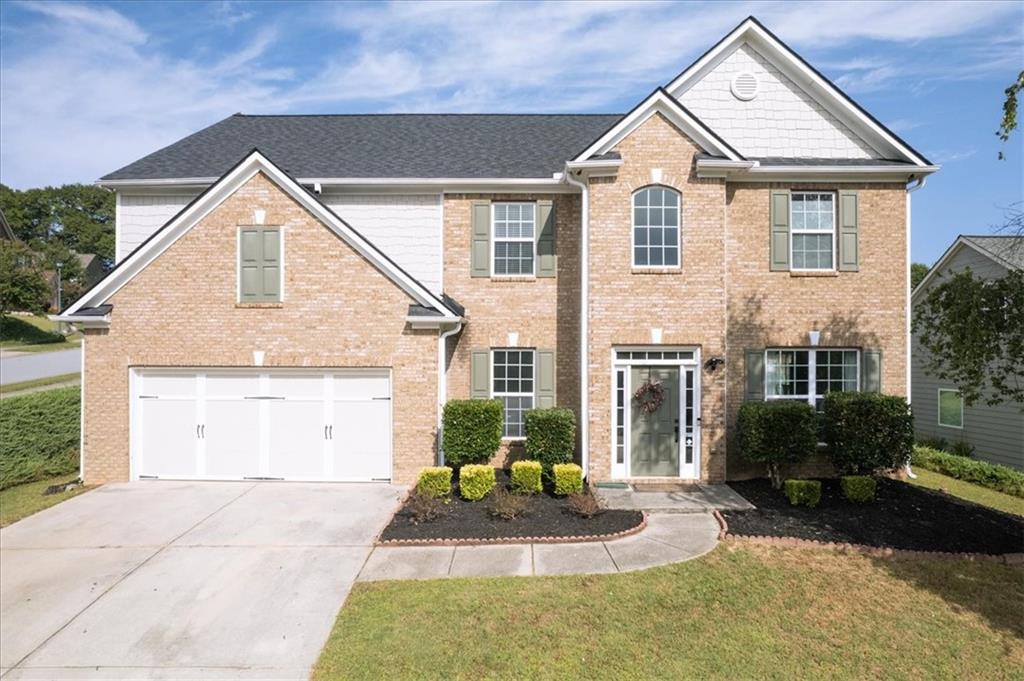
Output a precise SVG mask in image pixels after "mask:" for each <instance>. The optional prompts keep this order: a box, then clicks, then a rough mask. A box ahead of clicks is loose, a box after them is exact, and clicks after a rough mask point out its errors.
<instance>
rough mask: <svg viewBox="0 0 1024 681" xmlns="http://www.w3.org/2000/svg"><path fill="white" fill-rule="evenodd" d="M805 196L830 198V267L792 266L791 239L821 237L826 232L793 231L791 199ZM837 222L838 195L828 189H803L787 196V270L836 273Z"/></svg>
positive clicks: (837, 251)
mask: <svg viewBox="0 0 1024 681" xmlns="http://www.w3.org/2000/svg"><path fill="white" fill-rule="evenodd" d="M806 194H817V195H822V194H828V195H829V196H831V197H832V267H794V266H793V260H794V259H793V237H794V236H797V235H817V236H823V235H825V234H827V233H828V232H825V231H824V230H821V229H795V228H794V227H793V203H794V202H793V197H794V196H797V195H806ZM838 222H839V194H838V192H835V191H832V190H828V189H803V190H800V191H793V192H790V194H789V269H790V271H791V272H837V271H838V269H837V268H838V263H837V262H836V259H837V258H838V257H839V247H838V234H839V230H838V229H837V223H838Z"/></svg>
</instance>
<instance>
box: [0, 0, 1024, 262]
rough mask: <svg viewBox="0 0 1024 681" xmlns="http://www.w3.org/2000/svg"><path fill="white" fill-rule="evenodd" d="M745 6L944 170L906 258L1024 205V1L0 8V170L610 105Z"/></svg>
mask: <svg viewBox="0 0 1024 681" xmlns="http://www.w3.org/2000/svg"><path fill="white" fill-rule="evenodd" d="M749 14H754V15H755V16H757V17H758V18H759V19H761V20H762V21H763V22H764V23H765V24H766V25H767V26H768V27H769V28H770V29H771V30H772V31H774V32H775V33H776V34H777V35H779V36H780V37H781V38H782V39H783V40H785V41H786V42H787V43H788V44H789V45H790V46H791V47H793V48H794V49H795V50H797V51H798V52H800V53H801V54H802V55H803V56H804V57H805V58H806V59H808V60H809V61H810V62H811V63H812V64H814V65H815V66H816V67H817V68H818V69H819V70H821V71H822V72H824V73H825V74H826V75H827V76H829V77H830V78H832V79H833V80H834V81H835V82H837V83H838V84H839V85H840V86H842V87H843V88H845V89H846V91H847V92H848V93H849V94H850V95H851V96H852V97H854V98H855V99H856V100H857V101H858V102H860V103H861V104H862V105H863V106H864V107H866V108H867V109H868V110H869V111H871V112H872V113H873V114H874V115H875V116H876V117H877V118H878V119H880V120H881V121H882V122H883V123H885V124H886V125H888V126H889V127H891V128H892V129H893V130H895V131H896V132H897V133H898V134H899V135H901V136H902V137H904V139H906V140H907V141H908V142H910V144H912V145H913V146H914V147H915V148H916V149H918V150H919V151H920V152H922V153H923V154H925V155H926V156H928V157H929V158H930V159H931V160H932V161H933V162H935V163H939V164H942V166H943V170H942V171H941V172H939V173H938V174H937V175H935V176H933V177H932V179H930V180H929V182H928V185H927V187H925V189H923V190H921V191H920V192H917V193H916V194H914V199H913V218H914V233H913V256H914V259H915V260H919V261H923V262H927V263H931V262H933V261H934V260H935V259H936V258H937V257H938V256H939V255H940V254H941V253H942V251H943V250H944V249H945V247H946V246H947V245H948V244H949V243H950V242H951V241H952V239H953V237H954V236H955V235H956V234H958V233H988V232H989V231H990V230H991V229H992V227H993V226H996V225H998V224H1000V223H1001V221H1002V219H1003V215H1004V208H1005V207H1006V206H1008V205H1010V204H1013V203H1014V202H1019V201H1021V200H1022V199H1024V196H1022V194H1024V188H1022V185H1024V176H1022V173H1024V162H1022V159H1024V142H1022V138H1024V134H1022V133H1018V134H1017V135H1016V137H1015V138H1014V139H1013V140H1012V141H1011V143H1010V144H1009V145H1007V148H1006V152H1007V155H1008V160H1005V161H998V160H996V156H997V153H998V151H999V149H1000V145H999V142H998V140H997V139H996V136H995V134H994V133H995V130H996V127H997V125H998V122H999V118H1000V111H1001V106H1002V99H1003V96H1002V92H1003V89H1004V88H1005V87H1006V86H1007V85H1009V84H1010V83H1011V82H1013V80H1014V78H1015V76H1016V74H1017V73H1018V72H1019V71H1020V70H1021V69H1022V68H1024V3H1021V2H969V3H953V2H941V3H926V2H872V3H846V2H829V3H822V4H812V3H809V2H802V3H785V2H735V3H717V2H716V3H670V2H649V3H648V2H591V3H573V2H558V3H529V4H528V3H515V4H512V3H508V4H502V3H469V2H460V3H427V2H421V3H412V2H406V3H393V4H392V3H376V4H363V3H356V2H349V3H343V4H329V3H311V4H301V3H273V2H259V3H246V2H174V3H159V2H145V3H135V2H108V3H99V2H96V3H66V2H34V1H29V0H25V1H22V0H5V1H4V2H2V3H0V181H2V182H4V183H6V184H9V185H11V186H14V187H19V188H25V187H32V186H40V185H46V184H60V183H64V182H91V181H93V180H95V179H96V178H97V177H99V176H100V175H103V174H104V173H107V172H109V171H111V170H114V169H116V168H118V167H120V166H122V165H124V164H126V163H128V162H130V161H133V160H135V159H136V158H139V157H141V156H143V155H145V154H147V153H149V152H151V151H154V150H155V149H157V148H159V147H162V146H164V145H166V144H169V143H171V142H173V141H175V140H176V139H179V138H180V137H182V136H184V135H186V134H188V133H190V132H193V131H195V130H197V129H199V128H202V127H205V126H206V125H209V124H211V123H213V122H215V121H217V120H219V119H221V118H223V117H225V116H227V115H230V114H232V113H235V112H237V111H242V112H245V113H320V112H366V111H374V112H377V111H381V112H392V111H394V112H398V111H432V112H434V111H436V112H441V111H446V112H447V111H489V112H522V111H536V112H564V111H570V112H571V111H576V112H623V111H627V110H629V109H630V108H632V106H633V105H634V104H636V102H637V101H638V100H639V99H641V98H642V97H643V96H645V95H646V94H648V93H649V92H650V91H651V90H652V89H653V88H654V87H655V86H657V85H660V84H664V83H666V82H668V81H669V80H670V79H671V78H672V77H673V76H675V75H676V74H677V73H678V72H679V71H680V70H682V69H683V68H684V67H685V66H686V65H687V64H689V62H690V61H692V60H693V59H694V58H695V57H697V56H698V55H699V54H701V53H702V52H703V51H704V50H706V49H707V48H708V47H710V46H711V45H712V44H713V43H714V42H715V41H717V40H718V39H719V38H720V37H721V36H722V35H724V34H725V33H726V32H728V31H729V30H730V29H731V28H732V27H733V26H735V25H736V24H737V23H739V22H740V21H741V20H742V19H743V18H744V17H745V16H747V15H749Z"/></svg>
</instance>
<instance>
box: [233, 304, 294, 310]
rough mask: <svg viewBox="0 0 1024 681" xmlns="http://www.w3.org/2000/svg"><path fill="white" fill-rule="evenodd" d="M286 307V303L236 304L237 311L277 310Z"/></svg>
mask: <svg viewBox="0 0 1024 681" xmlns="http://www.w3.org/2000/svg"><path fill="white" fill-rule="evenodd" d="M282 307H284V303H235V309H236V310H260V309H263V310H276V309H278V308H282Z"/></svg>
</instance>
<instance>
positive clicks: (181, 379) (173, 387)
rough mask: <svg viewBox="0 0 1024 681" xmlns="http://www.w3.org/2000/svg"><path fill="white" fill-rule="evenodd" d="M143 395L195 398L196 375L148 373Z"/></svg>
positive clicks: (161, 372)
mask: <svg viewBox="0 0 1024 681" xmlns="http://www.w3.org/2000/svg"><path fill="white" fill-rule="evenodd" d="M141 393H142V394H144V395H151V396H156V395H159V396H160V397H164V398H167V397H195V396H196V377H195V374H191V373H182V372H178V371H154V372H146V374H145V376H144V379H143V383H142V390H141Z"/></svg>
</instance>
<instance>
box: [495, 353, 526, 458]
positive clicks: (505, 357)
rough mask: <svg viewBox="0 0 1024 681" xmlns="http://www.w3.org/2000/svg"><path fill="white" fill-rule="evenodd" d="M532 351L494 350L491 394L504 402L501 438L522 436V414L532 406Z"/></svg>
mask: <svg viewBox="0 0 1024 681" xmlns="http://www.w3.org/2000/svg"><path fill="white" fill-rule="evenodd" d="M533 362H534V357H533V350H494V351H492V354H491V374H492V378H491V397H493V398H494V399H496V400H501V402H502V404H504V405H505V427H504V429H503V431H502V437H506V438H522V437H525V436H526V429H525V427H524V424H523V415H524V414H525V413H526V412H527V411H529V410H530V409H533Z"/></svg>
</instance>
